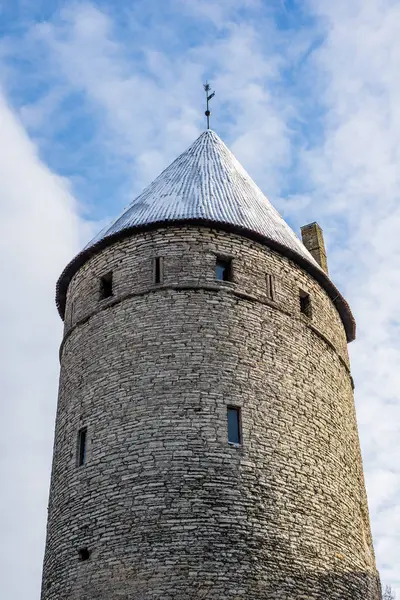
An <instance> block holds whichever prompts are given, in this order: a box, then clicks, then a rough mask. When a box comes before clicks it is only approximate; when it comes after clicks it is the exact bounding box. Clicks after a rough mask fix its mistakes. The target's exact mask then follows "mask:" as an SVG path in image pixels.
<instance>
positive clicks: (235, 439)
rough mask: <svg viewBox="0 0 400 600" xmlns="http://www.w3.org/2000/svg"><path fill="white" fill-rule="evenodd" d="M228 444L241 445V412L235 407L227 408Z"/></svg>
mask: <svg viewBox="0 0 400 600" xmlns="http://www.w3.org/2000/svg"><path fill="white" fill-rule="evenodd" d="M227 413H228V414H227V417H228V442H229V443H230V444H235V445H236V446H240V445H241V444H242V422H241V410H240V408H238V407H237V406H228V408H227Z"/></svg>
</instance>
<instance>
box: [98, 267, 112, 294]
mask: <svg viewBox="0 0 400 600" xmlns="http://www.w3.org/2000/svg"><path fill="white" fill-rule="evenodd" d="M111 296H113V274H112V271H110V272H109V273H107V274H106V275H103V277H101V278H100V300H104V298H111Z"/></svg>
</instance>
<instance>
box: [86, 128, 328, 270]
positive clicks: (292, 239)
mask: <svg viewBox="0 0 400 600" xmlns="http://www.w3.org/2000/svg"><path fill="white" fill-rule="evenodd" d="M188 219H190V220H193V219H201V220H205V221H209V222H213V223H226V224H229V225H232V226H236V227H240V228H243V229H247V230H248V231H252V232H254V233H257V234H259V235H262V236H264V237H266V238H268V239H269V240H272V241H275V242H276V243H278V244H280V245H282V246H285V247H287V248H290V249H291V250H292V251H293V252H296V253H297V254H299V255H301V256H302V257H303V258H304V259H305V260H307V261H308V262H310V263H312V264H313V265H314V266H316V267H318V265H317V263H316V261H315V260H314V259H313V257H312V256H311V254H310V253H309V252H308V250H307V249H306V248H305V246H304V245H303V244H302V242H301V241H300V240H299V238H298V237H297V236H296V235H295V233H294V232H293V231H292V230H291V229H290V227H289V225H287V223H286V222H285V221H284V220H283V219H282V217H281V216H280V214H279V213H278V212H277V211H276V210H275V208H274V207H273V206H272V204H271V203H270V202H269V200H268V199H267V198H266V197H265V196H264V194H263V193H262V191H261V190H260V188H259V187H258V186H257V185H256V183H254V181H253V180H252V179H251V177H250V175H249V174H248V173H247V172H246V171H245V169H244V168H243V167H242V165H241V164H240V163H239V161H238V160H237V159H236V158H235V156H234V155H233V154H232V152H231V151H230V150H229V149H228V148H227V147H226V146H225V144H224V142H223V141H222V140H221V138H220V137H219V136H218V135H217V134H216V133H215V132H214V131H213V130H212V129H207V130H206V131H204V132H203V133H202V134H201V135H200V136H199V137H198V138H197V139H196V140H195V142H194V143H193V144H192V145H191V146H190V147H189V148H188V149H187V150H186V151H185V152H183V154H181V155H180V156H179V157H178V158H177V159H176V160H175V161H174V162H173V163H172V164H170V165H169V167H167V168H166V169H165V170H164V171H163V172H162V173H161V174H160V175H159V176H158V177H157V178H156V179H155V180H154V181H153V182H152V183H151V184H150V185H149V186H148V187H147V188H146V189H145V190H144V191H143V192H142V193H141V194H140V195H139V196H137V198H135V199H134V200H133V201H132V203H131V204H130V205H129V206H128V207H127V208H126V209H125V210H124V211H123V213H122V214H121V215H120V216H119V217H118V218H117V219H116V220H115V221H114V222H113V223H112V224H111V225H108V226H107V227H105V228H104V229H103V230H102V231H101V232H100V233H99V234H98V235H97V236H96V237H95V238H94V239H93V240H92V241H91V242H90V243H89V244H88V246H86V248H90V247H92V246H93V245H94V244H96V243H97V242H99V240H101V239H104V238H106V237H108V236H110V235H114V234H116V233H118V232H121V231H122V230H124V229H128V228H129V229H131V228H132V227H140V226H143V225H149V224H151V223H165V222H168V221H186V220H188Z"/></svg>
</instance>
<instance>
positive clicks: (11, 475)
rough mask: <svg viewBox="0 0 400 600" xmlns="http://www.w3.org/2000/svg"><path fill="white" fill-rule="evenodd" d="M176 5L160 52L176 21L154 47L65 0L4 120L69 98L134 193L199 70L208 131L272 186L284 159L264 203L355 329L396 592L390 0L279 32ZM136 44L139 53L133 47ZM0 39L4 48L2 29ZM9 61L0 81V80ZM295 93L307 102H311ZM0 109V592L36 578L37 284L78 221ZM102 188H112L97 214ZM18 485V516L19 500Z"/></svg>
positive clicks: (49, 358) (394, 124)
mask: <svg viewBox="0 0 400 600" xmlns="http://www.w3.org/2000/svg"><path fill="white" fill-rule="evenodd" d="M178 4H179V5H180V6H181V7H182V10H183V11H186V13H187V14H192V15H193V14H195V15H196V17H197V18H201V19H202V20H208V22H209V23H210V28H212V29H211V32H210V34H209V35H208V36H206V37H205V39H204V40H201V41H200V42H199V43H197V44H195V45H193V46H190V47H189V46H188V47H187V49H186V51H185V52H182V51H180V52H179V53H178V56H174V53H173V42H174V36H175V35H178V36H179V35H180V34H181V33H182V30H181V29H180V26H179V25H177V29H174V28H173V27H172V26H171V23H166V24H165V25H164V24H162V23H159V22H158V23H157V25H156V28H157V33H159V34H160V36H161V37H162V35H166V36H170V37H169V39H170V41H171V48H167V49H163V48H160V47H159V46H158V45H157V44H156V43H155V41H154V39H153V38H150V37H149V39H148V40H147V39H145V38H143V37H142V38H140V35H141V34H142V35H143V32H140V25H139V24H137V23H136V25H135V27H136V30H135V31H136V33H137V34H138V36H139V37H138V38H136V37H135V36H131V37H129V36H128V38H126V37H121V35H120V30H119V29H118V28H117V26H116V23H115V21H114V20H113V18H112V16H111V15H112V12H110V13H109V14H106V13H105V12H102V11H100V10H99V9H97V8H96V7H95V6H94V5H92V4H90V3H82V2H77V3H74V4H68V3H67V4H66V7H65V8H64V9H63V11H62V12H61V14H60V15H59V17H58V18H56V19H55V20H54V21H53V22H51V23H42V24H40V25H36V26H34V27H33V29H32V30H31V33H30V44H31V49H33V48H34V47H37V46H38V45H40V47H41V48H43V49H44V51H43V52H44V55H47V57H48V59H49V60H50V61H51V68H50V65H49V64H46V65H44V64H43V69H48V70H49V78H50V79H51V78H53V80H54V81H53V87H52V86H50V90H49V92H48V95H47V96H45V97H43V98H42V99H39V100H38V101H37V102H31V103H30V102H29V101H27V102H26V104H25V105H24V106H23V108H22V112H21V116H22V118H23V119H24V122H25V124H26V125H27V127H29V128H31V129H33V130H34V131H35V133H37V132H38V131H41V132H42V135H47V136H48V139H47V143H48V142H49V141H51V140H50V138H49V136H50V134H51V131H50V128H51V120H50V119H49V118H48V115H49V111H51V112H54V111H55V110H56V107H57V103H58V102H59V101H60V98H61V99H63V98H64V97H65V95H66V94H68V92H74V93H78V94H81V97H82V98H83V99H84V101H85V103H86V104H87V107H89V109H90V113H91V114H92V115H94V117H95V121H96V123H95V125H96V127H95V132H94V134H93V135H94V138H95V139H93V140H91V141H92V142H93V144H96V145H97V146H98V147H99V148H100V147H101V148H102V149H103V151H104V153H107V154H109V155H112V156H113V157H115V160H119V161H120V162H121V164H122V165H123V168H124V172H125V176H126V179H127V181H129V186H130V188H131V189H132V191H138V190H139V189H140V188H141V187H142V186H143V185H144V184H146V183H147V182H148V181H149V180H150V179H152V178H153V177H154V176H155V175H157V174H158V173H159V171H160V170H161V169H162V168H163V167H164V166H165V165H166V164H168V162H169V161H170V160H172V159H173V158H175V156H176V155H177V154H178V153H179V152H180V151H181V150H183V149H184V148H185V147H186V146H187V145H189V144H190V143H191V142H192V141H193V139H194V138H195V137H196V135H197V133H198V132H199V131H200V130H201V129H202V128H203V127H204V120H203V114H202V110H203V109H202V105H203V90H202V88H201V82H202V81H203V80H204V79H206V78H210V79H211V82H212V85H213V87H215V88H216V91H217V95H216V98H215V99H214V101H213V107H212V111H213V121H212V123H213V124H214V127H215V128H216V129H217V130H220V129H221V128H223V129H224V131H225V132H226V133H227V136H226V137H227V139H228V140H231V141H232V140H233V142H232V143H231V144H230V145H231V147H232V148H233V150H234V151H235V153H236V154H237V156H238V158H239V159H240V160H241V161H242V162H243V163H244V165H245V166H246V168H248V170H249V171H250V172H251V174H252V175H253V176H254V177H255V179H256V180H257V182H259V183H260V184H261V185H262V186H263V187H264V188H265V190H266V191H267V192H269V194H270V195H271V197H272V198H274V197H275V199H276V198H277V197H278V196H279V195H281V194H282V188H284V185H285V180H284V177H285V175H287V174H288V168H289V167H290V166H292V167H293V164H294V163H295V164H296V165H297V167H298V171H299V173H296V176H297V177H298V178H299V181H300V182H301V190H300V193H299V194H298V195H295V194H293V193H292V194H291V195H290V197H289V199H288V200H286V201H284V200H283V199H281V198H278V200H279V204H280V207H281V208H282V207H283V208H284V211H285V215H286V216H287V215H290V216H291V217H292V219H294V220H295V221H296V223H297V224H298V225H299V224H303V223H304V222H307V221H311V220H315V219H318V220H320V221H321V224H322V226H323V228H324V231H325V234H326V238H327V245H328V259H329V266H330V270H331V273H332V275H333V278H334V280H336V281H338V282H339V283H340V288H341V290H342V291H344V292H345V294H346V295H347V296H348V299H349V300H350V303H351V306H352V308H353V310H354V312H355V316H356V318H357V322H358V340H357V341H356V342H355V343H354V344H352V345H351V347H350V348H351V353H352V367H353V373H354V377H355V380H356V397H357V408H358V420H359V423H360V433H361V442H362V448H363V454H364V461H365V467H366V479H367V485H368V491H369V498H370V506H371V517H372V519H371V520H372V528H373V533H374V537H375V547H376V554H377V559H378V565H379V566H380V568H381V570H382V578H383V579H384V580H385V581H387V582H388V583H393V584H396V585H397V591H398V593H399V594H400V573H399V571H398V567H397V557H398V556H399V554H400V537H399V536H398V535H397V533H396V530H397V529H398V525H399V518H400V517H399V508H398V504H399V502H398V499H399V497H400V489H399V488H400V484H399V481H400V477H399V475H400V473H399V470H400V468H399V466H398V465H399V464H400V460H399V459H400V451H399V443H398V439H399V433H400V432H399V423H400V407H399V403H398V401H397V397H398V389H399V383H400V382H399V375H398V365H399V359H400V342H399V339H400V336H399V335H398V332H399V321H400V315H399V308H398V306H399V302H398V298H397V295H398V294H397V292H396V290H397V289H399V287H400V267H399V265H400V241H399V239H400V236H399V235H398V231H399V227H400V202H399V200H400V176H399V169H398V165H399V158H400V156H399V154H400V143H399V142H400V116H399V115H400V113H399V111H398V106H399V105H400V104H399V102H400V83H399V80H398V74H397V70H398V64H399V61H400V46H399V44H398V42H397V36H398V33H397V23H398V22H399V18H400V6H399V5H398V3H397V2H395V1H394V0H352V1H351V2H348V1H347V0H336V1H335V2H329V1H328V0H326V1H325V0H323V1H320V0H308V3H307V10H308V11H309V14H308V16H309V17H313V18H314V19H315V23H314V29H310V30H306V31H305V32H304V31H297V32H293V31H286V32H284V31H282V30H280V31H278V28H277V25H276V23H275V22H274V18H273V15H271V14H267V13H268V11H265V10H264V4H265V3H261V2H258V1H256V0H254V1H252V0H249V1H248V2H247V8H250V9H251V10H254V11H255V12H254V14H255V15H257V16H256V17H255V18H254V19H253V20H251V21H245V20H244V19H239V18H238V17H237V14H238V13H237V11H238V10H241V9H242V8H243V3H240V2H238V0H224V1H220V2H208V1H207V2H206V1H204V2H203V1H202V0H193V1H192V0H190V1H189V0H188V1H187V2H186V0H179V1H178V0H176V6H178ZM281 4H282V7H283V8H284V7H285V4H284V2H282V3H281ZM260 7H261V8H260ZM285 10H286V12H289V7H287V8H286V9H285ZM257 11H259V12H258V13H257ZM260 11H261V12H260ZM310 27H311V26H310ZM171 28H172V29H171ZM150 33H151V32H149V36H150ZM317 40H319V45H317V44H316V41H317ZM135 44H136V45H135ZM313 44H314V46H312V45H313ZM311 47H314V50H313V51H312V52H311V50H310V48H311ZM139 49H140V53H141V59H140V61H141V62H138V60H137V59H136V54H135V53H136V52H137V51H138V50H139ZM6 50H7V52H6V53H7V54H9V53H10V52H11V51H12V44H11V43H7V49H6ZM294 67H295V69H294V70H295V71H296V73H294V72H293V71H292V73H291V77H292V78H295V77H297V78H298V81H297V83H296V85H295V88H296V89H289V88H290V85H289V84H288V81H283V80H284V78H285V75H287V70H290V69H293V68H294ZM297 69H298V71H297ZM9 71H10V68H9ZM11 75H12V76H11ZM11 75H10V73H9V72H8V76H9V77H7V79H8V80H9V79H15V73H13V74H11ZM300 79H301V82H300ZM294 92H296V94H297V96H296V97H293V95H292V94H293V93H294ZM302 94H303V95H302ZM309 106H312V107H314V106H315V107H317V108H318V111H316V114H315V115H314V114H313V113H311V114H310V108H309ZM321 107H322V109H323V111H324V112H323V114H322V115H321V112H320V111H321ZM304 114H307V118H309V119H310V122H308V123H303V126H304V127H306V126H307V132H306V135H307V136H310V139H309V140H307V145H306V143H305V139H304V137H302V135H301V134H299V131H297V132H296V135H297V136H298V138H297V139H296V140H295V139H294V135H293V130H292V123H293V121H295V122H296V120H297V125H298V123H299V122H300V123H301V119H302V117H303V115H304ZM314 116H315V129H318V128H320V131H319V132H318V133H319V135H317V136H316V137H313V134H314V133H315V132H314V128H313V122H312V120H313V119H314ZM46 117H47V119H46ZM0 118H1V123H2V128H4V134H3V136H2V137H3V139H4V140H5V142H3V146H2V151H1V150H0V203H1V210H2V214H3V213H4V217H3V220H2V228H3V230H4V235H3V236H2V239H1V240H0V243H1V244H2V250H3V256H5V255H7V256H10V260H9V261H3V263H4V264H2V266H1V269H2V273H1V275H2V281H7V282H10V283H11V287H12V294H10V296H9V295H4V296H3V298H1V300H0V302H2V306H1V308H3V314H5V313H6V314H9V315H10V318H9V319H8V320H7V322H6V323H5V324H4V327H5V328H6V333H7V335H8V338H9V339H10V340H11V342H8V340H7V345H6V346H5V348H4V349H3V350H2V355H3V361H4V364H5V365H6V370H5V375H3V377H4V382H2V383H3V389H4V390H5V391H6V392H7V393H6V395H7V396H8V397H9V398H10V399H11V398H12V399H13V400H12V402H10V403H7V402H6V403H5V404H4V407H2V409H1V410H2V411H3V413H2V416H3V421H4V419H6V422H7V423H11V424H12V425H11V426H10V427H9V428H8V431H9V434H8V438H7V437H6V438H5V439H4V440H3V441H2V442H1V443H4V444H5V445H6V448H7V452H8V451H9V448H10V443H11V442H12V444H13V445H14V446H15V445H16V444H17V443H18V444H20V438H23V439H24V440H26V441H25V445H26V446H25V445H24V446H23V447H22V448H23V452H24V455H23V457H22V458H20V455H19V454H17V455H16V456H15V457H14V459H15V464H14V463H11V461H10V462H8V461H7V460H6V461H4V462H3V463H1V468H2V469H4V471H5V473H6V477H8V482H9V484H8V487H9V488H10V490H11V489H12V490H13V492H10V494H9V495H8V496H7V497H6V498H2V500H1V502H2V503H3V504H4V503H5V506H3V504H2V505H1V508H2V514H3V515H4V514H5V513H7V511H9V510H10V507H11V504H15V506H17V511H18V513H19V514H20V515H21V517H20V519H19V521H18V524H17V528H16V524H15V523H9V524H7V527H6V525H5V527H6V529H5V531H6V540H9V542H6V543H5V545H4V548H5V550H3V549H2V550H1V552H3V553H4V555H0V556H1V558H2V560H3V565H5V572H7V571H9V572H10V577H9V579H6V580H5V581H6V583H5V584H4V585H6V588H5V591H4V594H3V595H4V597H7V599H9V600H14V599H15V600H17V598H18V600H19V599H20V598H25V597H28V596H29V595H30V589H32V588H35V589H36V588H37V587H38V583H37V582H38V576H39V575H40V573H39V572H38V564H39V563H38V562H36V563H35V562H34V561H33V560H32V558H31V557H32V555H34V554H36V553H37V549H38V548H39V547H41V543H42V539H43V534H44V515H43V512H42V513H41V512H40V508H39V507H40V506H41V507H43V506H45V504H46V501H47V485H48V479H47V477H48V467H49V460H50V451H49V449H50V445H51V437H52V425H51V420H52V416H53V411H54V407H55V400H56V392H57V390H56V379H57V375H58V363H57V349H56V346H57V344H58V341H59V336H60V322H59V320H58V317H57V315H56V312H55V309H54V305H53V293H54V283H55V280H56V278H57V276H58V274H59V272H60V271H61V269H62V268H63V267H64V265H65V263H66V262H67V261H68V259H69V257H70V256H71V255H72V254H73V252H74V251H75V249H76V248H77V247H78V245H79V244H78V242H77V233H78V231H80V230H81V226H82V224H81V223H80V222H79V221H78V220H77V218H76V216H75V212H76V208H75V206H74V204H73V199H72V197H71V194H70V192H69V190H68V186H67V185H66V182H65V181H64V180H62V179H60V178H57V177H55V176H54V175H53V174H52V173H51V172H50V171H49V170H48V169H47V168H46V167H45V166H44V165H43V164H42V163H41V162H40V160H39V158H38V156H37V154H36V152H35V149H34V147H33V146H32V143H31V142H29V140H28V139H27V137H26V135H25V134H24V132H23V130H22V129H21V127H20V125H19V124H18V122H17V120H16V119H15V116H14V115H13V114H12V113H11V112H10V111H9V110H8V108H7V107H6V105H5V104H4V102H3V103H2V104H0ZM43 125H46V128H45V129H43V127H42V126H43ZM54 127H55V128H56V125H54ZM43 131H44V133H43ZM321 135H322V141H321V142H320V141H319V139H320V137H321ZM304 148H307V150H305V149H304ZM21 174H23V176H21ZM120 200H121V199H118V198H115V200H114V207H113V209H112V212H113V213H114V212H118V210H119V208H120V207H118V202H120ZM99 228H100V227H99ZM15 232H17V233H15ZM51 236H52V237H51ZM7 250H8V252H7ZM11 298H12V300H11ZM22 300H23V301H22ZM26 306H28V309H26ZM11 331H12V335H11ZM43 332H45V334H44V333H43ZM3 341H4V340H3ZM21 372H23V373H24V375H26V377H25V379H22V378H21V377H20V373H21ZM43 373H45V374H46V377H43ZM33 424H34V425H33ZM24 433H25V435H24ZM35 448H36V449H37V451H36V452H33V449H35ZM11 465H12V467H11ZM32 473H35V477H34V480H35V481H37V482H38V483H37V486H36V487H35V481H33V479H32V478H33V476H32V475H31V474H32ZM22 485H23V488H21V487H20V486H22ZM32 490H36V491H35V492H34V495H33V500H32V502H31V503H32V506H33V508H32V515H34V518H33V519H32V520H33V521H34V525H31V523H30V520H29V519H30V517H29V514H30V513H29V510H28V507H29V505H28V503H27V502H26V499H25V497H26V495H27V492H28V491H29V493H32ZM36 515H41V516H39V517H38V518H37V517H36ZM40 519H42V520H41V521H40ZM29 528H31V530H30V531H31V536H29V537H28V545H27V544H26V540H27V537H26V531H27V530H28V529H29ZM11 536H13V537H11ZM23 540H24V541H23ZM14 541H15V542H16V544H15V549H14V546H13V544H14ZM10 548H11V552H10ZM21 548H23V550H22V558H21ZM17 552H18V557H17V556H16V555H17ZM17 558H18V560H17ZM21 561H23V563H24V564H23V570H24V572H25V573H29V577H27V578H26V580H27V581H29V586H30V587H29V588H28V587H27V588H26V590H25V588H24V585H25V583H24V581H20V582H18V586H19V587H18V588H17V589H16V588H15V582H16V577H15V575H14V574H11V566H12V564H11V563H13V562H15V564H21ZM39 571H40V565H39ZM11 586H13V588H12V589H11ZM28 589H29V592H28Z"/></svg>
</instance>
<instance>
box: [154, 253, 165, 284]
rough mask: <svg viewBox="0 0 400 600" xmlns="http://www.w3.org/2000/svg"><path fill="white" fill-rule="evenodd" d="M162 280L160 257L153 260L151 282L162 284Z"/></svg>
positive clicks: (161, 260)
mask: <svg viewBox="0 0 400 600" xmlns="http://www.w3.org/2000/svg"><path fill="white" fill-rule="evenodd" d="M162 280H163V259H162V257H161V256H156V257H155V258H153V281H154V283H162Z"/></svg>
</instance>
